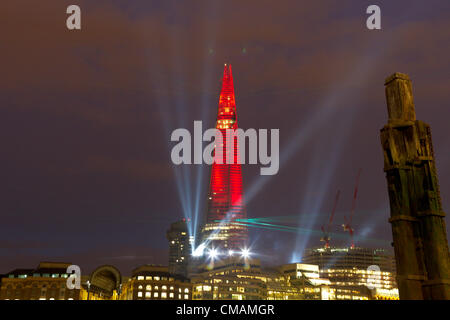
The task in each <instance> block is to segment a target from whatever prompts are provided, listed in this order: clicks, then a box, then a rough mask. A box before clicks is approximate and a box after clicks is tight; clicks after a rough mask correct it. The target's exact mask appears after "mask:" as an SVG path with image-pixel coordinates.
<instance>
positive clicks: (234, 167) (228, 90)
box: [203, 65, 248, 250]
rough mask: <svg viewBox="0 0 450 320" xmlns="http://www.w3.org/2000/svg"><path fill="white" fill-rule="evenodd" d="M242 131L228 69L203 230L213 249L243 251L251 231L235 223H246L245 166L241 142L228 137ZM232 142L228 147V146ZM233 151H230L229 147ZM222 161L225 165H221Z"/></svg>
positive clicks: (220, 103) (220, 100)
mask: <svg viewBox="0 0 450 320" xmlns="http://www.w3.org/2000/svg"><path fill="white" fill-rule="evenodd" d="M237 128H238V124H237V116H236V101H235V96H234V86H233V76H232V73H231V66H227V65H225V67H224V73H223V80H222V90H221V92H220V98H219V111H218V115H217V121H216V129H218V130H220V132H221V133H222V139H223V140H222V145H220V146H219V145H216V148H215V153H214V159H215V161H214V163H213V164H212V168H211V181H210V186H209V193H208V211H207V215H206V224H205V226H204V228H203V238H204V240H206V239H208V243H210V244H211V245H210V246H212V247H221V248H227V249H230V250H233V249H242V248H243V247H245V246H246V244H247V238H248V235H247V228H246V227H245V226H243V225H240V224H239V223H238V222H235V220H236V219H245V218H246V213H245V209H244V203H243V196H242V194H243V192H242V173H241V165H240V164H239V163H238V155H239V145H238V139H237V138H236V137H235V136H233V135H232V134H230V133H229V132H228V133H227V129H233V130H236V129H237ZM227 141H228V143H227ZM231 144H233V148H232V150H227V145H228V146H231ZM230 152H232V153H233V154H230V155H229V157H232V158H233V163H231V164H230V163H229V162H230V161H228V164H227V159H226V157H227V155H228V154H229V153H230ZM219 159H221V160H222V161H218V160H219Z"/></svg>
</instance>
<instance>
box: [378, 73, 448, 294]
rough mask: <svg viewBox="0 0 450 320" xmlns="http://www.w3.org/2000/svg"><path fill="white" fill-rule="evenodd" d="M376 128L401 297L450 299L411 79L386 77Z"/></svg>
mask: <svg viewBox="0 0 450 320" xmlns="http://www.w3.org/2000/svg"><path fill="white" fill-rule="evenodd" d="M385 86H386V101H387V107H388V113H389V121H388V124H387V125H385V126H384V128H383V129H381V145H382V147H383V150H384V171H385V172H386V179H387V184H388V190H389V200H390V206H391V218H390V219H389V222H390V223H391V225H392V234H393V239H394V250H395V259H396V264H397V282H398V287H399V294H400V299H450V270H449V269H450V266H449V251H448V243H447V234H446V228H445V213H444V212H443V210H442V204H441V198H440V193H439V184H438V178H437V173H436V165H435V161H434V153H433V144H432V140H431V129H430V126H429V125H428V124H426V123H425V122H422V121H420V120H416V114H415V110H414V101H413V95H412V86H411V80H410V79H409V77H408V76H407V75H405V74H401V73H395V74H393V75H392V76H390V77H389V78H387V79H386V82H385Z"/></svg>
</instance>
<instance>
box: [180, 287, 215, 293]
mask: <svg viewBox="0 0 450 320" xmlns="http://www.w3.org/2000/svg"><path fill="white" fill-rule="evenodd" d="M209 290H211V287H209ZM184 292H185V293H189V289H188V288H186V289H184Z"/></svg>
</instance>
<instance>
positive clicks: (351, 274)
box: [302, 247, 398, 300]
mask: <svg viewBox="0 0 450 320" xmlns="http://www.w3.org/2000/svg"><path fill="white" fill-rule="evenodd" d="M302 261H303V262H304V263H307V264H314V265H317V266H318V267H319V270H320V278H324V279H328V280H329V281H330V282H331V284H330V288H333V289H334V290H335V296H336V299H345V300H368V299H374V297H375V296H380V295H381V294H382V295H383V297H389V298H398V289H397V284H396V281H395V267H394V266H395V264H394V258H393V257H392V256H391V255H389V254H387V253H386V251H385V250H382V249H368V248H358V247H356V248H351V247H345V248H323V247H321V248H313V249H307V250H306V252H305V254H304V256H303V259H302ZM377 290H378V294H377V293H376V292H377Z"/></svg>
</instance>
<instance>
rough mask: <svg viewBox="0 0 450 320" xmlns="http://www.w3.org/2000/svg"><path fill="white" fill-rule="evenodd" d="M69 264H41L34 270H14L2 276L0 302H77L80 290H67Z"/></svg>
mask: <svg viewBox="0 0 450 320" xmlns="http://www.w3.org/2000/svg"><path fill="white" fill-rule="evenodd" d="M69 265H70V263H58V262H41V263H39V265H38V267H37V268H35V269H15V270H13V271H11V272H9V273H7V274H5V275H4V277H3V278H2V282H1V287H0V300H79V299H80V289H73V290H69V289H67V286H66V283H67V278H68V277H69V275H68V274H67V273H66V270H67V267H68V266H69Z"/></svg>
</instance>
